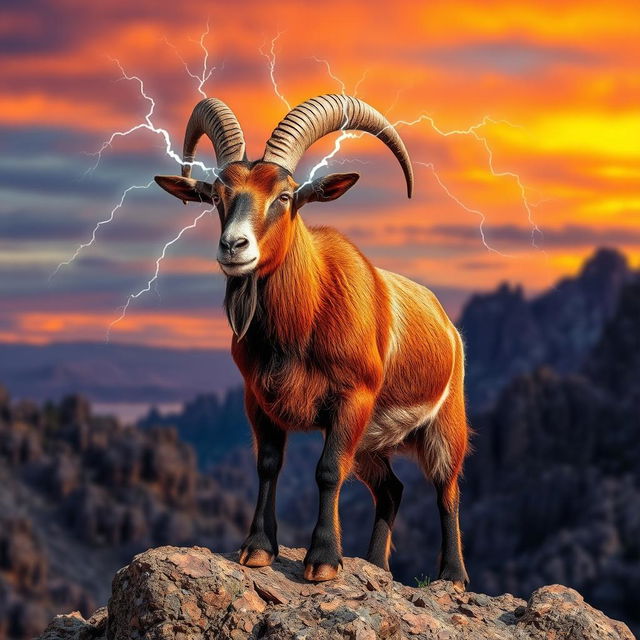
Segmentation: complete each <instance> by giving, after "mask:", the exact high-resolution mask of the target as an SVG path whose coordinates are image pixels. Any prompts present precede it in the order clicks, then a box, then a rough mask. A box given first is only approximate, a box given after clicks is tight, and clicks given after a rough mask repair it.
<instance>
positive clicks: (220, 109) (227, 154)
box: [182, 98, 245, 178]
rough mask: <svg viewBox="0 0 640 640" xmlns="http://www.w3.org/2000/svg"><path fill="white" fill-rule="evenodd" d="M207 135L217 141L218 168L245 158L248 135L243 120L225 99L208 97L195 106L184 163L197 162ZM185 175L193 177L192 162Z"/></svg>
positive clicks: (188, 129) (187, 135)
mask: <svg viewBox="0 0 640 640" xmlns="http://www.w3.org/2000/svg"><path fill="white" fill-rule="evenodd" d="M204 134H206V135H207V137H208V138H209V140H211V142H212V144H213V150H214V151H215V154H216V160H217V162H218V167H222V166H224V165H225V164H227V163H229V162H236V161H238V160H243V159H244V157H245V154H244V148H245V145H244V135H243V134H242V129H241V128H240V123H239V122H238V119H237V118H236V116H235V115H234V113H233V111H231V109H229V107H228V106H227V105H226V104H225V103H224V102H222V100H218V99H217V98H205V99H204V100H200V102H198V104H197V105H196V106H195V107H194V109H193V113H192V114H191V117H190V118H189V122H188V123H187V130H186V131H185V134H184V147H183V152H182V160H183V162H193V159H194V158H195V153H196V147H197V146H198V142H199V140H200V138H201V137H202V136H203V135H204ZM182 176H183V177H185V178H190V177H191V165H188V164H185V165H183V166H182Z"/></svg>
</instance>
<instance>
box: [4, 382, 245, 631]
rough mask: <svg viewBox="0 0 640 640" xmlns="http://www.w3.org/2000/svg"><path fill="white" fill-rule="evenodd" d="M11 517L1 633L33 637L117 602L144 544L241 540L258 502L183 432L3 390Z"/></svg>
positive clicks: (77, 400) (7, 512)
mask: <svg viewBox="0 0 640 640" xmlns="http://www.w3.org/2000/svg"><path fill="white" fill-rule="evenodd" d="M0 514H2V517H0V640H5V638H11V639H12V640H23V639H27V638H33V637H34V635H36V634H37V633H40V632H41V631H42V629H43V628H44V626H45V625H46V623H47V620H49V619H50V618H51V616H52V615H54V614H55V613H58V612H60V611H69V610H72V609H80V610H81V611H82V612H83V613H84V614H85V615H86V614H88V613H89V612H90V611H91V610H92V609H93V608H94V607H95V605H96V603H104V602H106V599H107V597H108V593H109V578H108V576H110V575H112V574H113V572H114V571H115V570H116V569H117V568H118V567H121V566H122V565H123V564H125V563H127V562H129V561H130V559H131V557H132V556H133V555H134V554H135V553H138V552H140V551H142V550H143V549H146V548H148V547H150V546H155V545H162V544H187V545H189V544H206V545H213V544H215V545H217V546H218V548H222V549H233V548H237V545H238V544H239V542H240V541H241V539H242V537H243V535H244V533H245V532H246V530H247V528H248V526H249V522H250V518H251V514H252V509H251V506H250V505H249V503H248V502H247V501H246V500H244V499H243V498H241V497H239V496H238V495H237V494H233V493H230V492H226V491H223V490H221V489H220V488H219V487H218V486H217V484H216V482H215V481H214V480H213V479H212V478H208V477H206V476H203V475H202V474H200V473H198V471H197V465H196V461H195V454H194V452H193V450H192V449H191V447H189V446H188V445H186V444H185V443H184V442H182V441H181V440H180V439H179V438H178V437H177V434H176V432H175V430H172V429H152V430H149V431H142V430H140V429H137V428H134V427H125V426H123V425H121V424H120V423H118V421H116V420H114V419H112V418H102V417H95V416H93V415H92V414H91V410H90V406H89V403H88V402H87V401H86V400H84V399H83V398H81V397H77V396H71V397H68V398H67V399H65V400H64V401H63V402H62V403H60V404H59V405H58V404H56V405H54V404H48V405H46V406H45V407H39V406H37V405H35V404H32V403H29V402H24V401H23V402H18V403H13V404H12V403H11V402H10V398H9V394H8V393H7V392H6V391H5V390H4V389H3V388H2V387H0Z"/></svg>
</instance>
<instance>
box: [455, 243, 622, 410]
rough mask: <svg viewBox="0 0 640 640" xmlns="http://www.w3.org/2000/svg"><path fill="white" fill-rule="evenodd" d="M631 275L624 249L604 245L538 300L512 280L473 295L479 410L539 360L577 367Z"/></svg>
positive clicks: (471, 381) (469, 339)
mask: <svg viewBox="0 0 640 640" xmlns="http://www.w3.org/2000/svg"><path fill="white" fill-rule="evenodd" d="M631 278H632V272H631V270H630V269H629V267H628V265H627V261H626V258H625V257H624V256H623V255H622V254H621V253H619V252H618V251H616V250H614V249H600V250H599V251H598V252H596V253H595V254H594V255H593V257H591V258H590V259H589V260H587V262H585V264H584V266H583V268H582V270H581V272H580V273H579V274H578V275H577V276H576V277H575V278H565V279H564V280H561V281H560V282H559V283H558V284H557V285H555V286H554V287H552V288H551V289H550V290H549V291H546V292H545V293H543V294H541V295H539V296H538V297H536V298H534V299H532V300H527V299H526V298H525V296H524V292H523V290H522V287H520V286H514V287H511V286H509V285H508V284H503V285H501V286H500V287H499V288H498V289H497V290H496V291H495V292H494V293H489V294H480V295H475V296H473V297H472V298H471V300H470V301H469V302H468V303H467V305H466V306H465V308H464V310H463V312H462V315H461V318H460V322H459V326H460V330H461V332H462V336H463V338H464V341H465V345H466V359H467V372H466V374H467V377H466V380H467V395H468V399H469V402H470V404H471V407H472V408H473V410H474V411H479V410H480V409H484V408H487V407H488V406H490V405H491V404H492V403H493V402H494V401H495V400H496V398H497V397H498V395H499V394H500V392H501V390H502V389H503V387H504V386H505V384H506V383H508V382H509V381H510V380H511V379H512V378H513V377H514V376H516V375H520V374H526V373H529V372H531V371H533V369H535V367H537V366H538V365H541V364H545V365H548V366H550V367H552V368H553V369H554V370H556V371H558V372H559V373H569V372H572V371H577V370H578V369H579V368H580V367H581V366H582V364H583V362H584V359H585V357H586V356H587V354H588V353H589V351H590V350H591V348H592V347H593V346H594V345H595V344H596V342H597V341H598V339H599V337H600V335H601V333H602V329H603V327H604V325H605V324H606V322H607V321H608V320H609V319H610V318H611V317H612V315H613V314H614V312H615V310H616V308H617V305H618V300H619V297H620V293H621V291H622V289H623V287H624V285H625V284H626V283H627V282H629V280H630V279H631Z"/></svg>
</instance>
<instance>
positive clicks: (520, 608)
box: [40, 547, 633, 640]
mask: <svg viewBox="0 0 640 640" xmlns="http://www.w3.org/2000/svg"><path fill="white" fill-rule="evenodd" d="M303 558H304V549H287V548H282V549H281V552H280V556H279V558H278V559H277V560H276V562H275V563H274V565H273V566H272V567H265V568H262V569H248V568H246V567H242V566H240V565H239V564H238V563H237V562H236V558H235V554H234V555H231V554H228V555H218V554H214V553H211V551H209V550H208V549H202V548H199V547H195V548H177V547H161V548H158V549H152V550H150V551H147V552H145V553H143V554H140V555H138V556H136V557H135V558H134V559H133V561H132V562H131V564H130V565H129V566H127V567H125V568H123V569H121V570H120V571H118V573H117V575H116V576H115V579H114V581H113V594H112V596H111V599H110V600H109V605H108V607H107V608H103V609H100V610H98V611H96V612H95V613H94V614H93V615H92V616H91V617H90V618H89V619H88V620H85V619H84V618H83V617H82V616H81V615H80V614H79V613H72V614H69V615H64V616H58V617H57V618H56V619H55V620H54V621H53V622H52V623H51V624H50V625H49V626H48V627H47V629H46V631H45V632H44V633H43V634H42V635H41V636H40V640H63V639H64V640H85V639H88V638H94V639H95V640H107V639H108V640H133V639H135V638H146V639H147V640H200V639H202V638H211V639H214V638H215V639H216V640H227V639H228V640H251V639H255V640H257V639H258V638H261V639H264V640H266V639H271V640H290V639H294V638H299V639H302V638H305V639H306V640H336V639H339V638H346V639H349V640H376V638H381V639H385V638H386V639H388V640H392V639H397V640H400V639H401V638H407V639H408V638H415V639H416V640H420V639H424V640H445V639H446V640H457V639H460V640H462V639H469V638H478V639H479V638H487V639H488V638H492V639H494V640H513V639H516V640H543V639H545V640H546V639H551V638H556V639H559V638H563V639H565V640H633V635H632V634H631V632H630V631H629V629H628V628H627V626H626V625H624V624H623V623H621V622H617V621H615V620H611V619H609V618H607V617H606V616H604V615H603V614H602V613H601V612H600V611H598V610H596V609H594V608H592V607H591V606H589V605H588V604H586V603H585V602H584V600H583V599H582V596H580V594H578V593H577V592H575V591H574V590H573V589H568V588H566V587H562V586H560V585H551V586H546V587H542V588H540V589H537V590H536V591H535V592H534V593H533V594H532V595H531V597H530V598H529V600H528V602H525V601H524V600H520V599H518V598H515V597H514V596H512V595H510V594H504V595H501V596H498V597H493V598H491V597H488V596H486V595H482V594H476V593H464V594H460V593H457V592H456V591H455V590H454V589H453V588H452V586H451V584H450V583H446V582H441V581H437V582H433V583H432V584H430V585H427V586H425V587H422V588H411V587H407V586H405V585H402V584H400V583H398V582H394V581H393V579H392V577H391V574H389V573H387V572H385V571H383V570H382V569H379V568H378V567H374V566H373V565H370V564H369V563H368V562H365V561H364V560H360V559H358V558H345V561H344V567H343V570H342V572H341V574H340V575H339V576H338V578H337V579H336V580H335V581H332V582H325V583H315V584H314V583H309V582H306V581H305V580H304V579H303V578H302V559H303Z"/></svg>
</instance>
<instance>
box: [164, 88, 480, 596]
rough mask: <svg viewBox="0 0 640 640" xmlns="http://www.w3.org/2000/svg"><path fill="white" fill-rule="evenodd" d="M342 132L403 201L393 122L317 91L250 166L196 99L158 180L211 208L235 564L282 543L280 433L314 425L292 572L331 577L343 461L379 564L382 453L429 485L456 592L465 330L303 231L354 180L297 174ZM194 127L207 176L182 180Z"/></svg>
mask: <svg viewBox="0 0 640 640" xmlns="http://www.w3.org/2000/svg"><path fill="white" fill-rule="evenodd" d="M338 130H343V131H344V130H358V131H365V132H368V133H371V134H373V135H375V136H377V137H378V138H379V139H380V140H382V142H384V143H385V144H386V145H387V147H389V149H390V150H391V151H392V152H393V153H394V155H395V156H396V158H397V159H398V161H399V163H400V165H401V167H402V170H403V172H404V176H405V180H406V184H407V192H408V196H409V197H411V191H412V187H413V172H412V168H411V162H410V159H409V155H408V153H407V150H406V148H405V146H404V143H403V142H402V140H401V139H400V136H399V135H398V133H397V132H396V130H395V129H394V128H393V126H392V125H391V124H390V123H389V122H388V121H387V120H386V118H385V117H384V116H382V115H381V114H380V113H379V112H378V111H376V110H375V109H373V108H372V107H371V106H369V105H368V104H366V103H365V102H363V101H361V100H359V99H357V98H354V97H351V96H346V95H323V96H319V97H316V98H312V99H310V100H307V101H305V102H303V103H302V104H300V105H299V106H297V107H295V108H294V109H292V110H291V111H290V112H289V113H288V114H287V115H286V117H285V118H284V119H283V120H282V121H281V122H280V124H278V126H277V127H276V128H275V130H274V131H273V133H272V134H271V137H270V138H269V140H268V142H267V145H266V149H265V152H264V155H263V157H262V159H261V160H258V161H253V162H251V161H249V160H247V156H246V153H245V142H244V138H243V134H242V130H241V128H240V125H239V123H238V121H237V119H236V117H235V116H234V114H233V112H232V111H231V110H230V109H229V108H228V107H227V106H226V105H225V104H224V103H223V102H221V101H220V100H217V99H215V98H207V99H205V100H203V101H201V102H200V103H198V105H197V106H196V107H195V109H194V111H193V113H192V115H191V118H190V119H189V122H188V125H187V129H186V133H185V142H184V154H183V162H184V164H183V169H182V176H156V178H155V180H156V182H157V183H158V184H159V185H160V186H161V187H162V188H163V189H165V190H166V191H168V192H169V193H171V194H173V195H174V196H176V197H178V198H180V199H181V200H183V201H184V203H185V204H186V203H187V201H196V202H206V203H210V204H214V205H215V207H216V208H217V210H218V213H219V216H220V223H221V235H220V242H219V246H218V253H217V260H218V262H219V264H220V267H221V268H222V271H223V272H224V274H225V275H226V276H227V281H226V295H225V302H224V304H225V309H226V313H227V316H228V319H229V322H230V325H231V327H232V329H233V332H234V335H233V339H232V346H231V351H232V355H233V359H234V361H235V363H236V364H237V366H238V368H239V369H240V371H241V373H242V376H243V378H244V381H245V407H246V412H247V415H248V418H249V420H250V422H251V426H252V430H253V435H254V442H255V448H256V455H257V471H258V476H259V493H258V498H257V505H256V510H255V516H254V518H253V522H252V524H251V529H250V532H249V535H248V537H247V539H246V541H245V542H244V544H243V545H242V548H241V550H240V556H239V561H240V563H241V564H243V565H245V566H249V567H262V566H266V565H269V564H271V563H272V562H273V560H274V558H275V557H276V556H277V554H278V543H277V537H276V530H277V524H276V516H275V499H276V483H277V480H278V474H279V472H280V469H281V467H282V462H283V455H284V449H285V442H286V439H287V434H288V433H289V432H290V431H306V430H309V429H320V430H322V431H323V432H324V448H323V451H322V455H321V457H320V460H319V462H318V465H317V469H316V480H317V484H318V488H319V493H320V509H319V515H318V519H317V524H316V526H315V529H314V531H313V535H312V538H311V545H310V547H309V549H308V551H307V554H306V557H305V560H304V565H305V569H304V577H305V578H306V579H307V580H311V581H322V580H330V579H332V578H334V577H335V576H336V575H337V572H338V568H339V566H340V565H341V563H342V557H341V555H342V549H341V539H340V522H339V516H338V499H339V495H340V489H341V486H342V484H343V482H344V480H345V478H346V477H347V476H348V475H349V474H350V473H351V472H355V474H356V475H357V477H358V478H359V479H360V480H362V481H363V482H364V483H365V485H366V486H367V487H368V488H369V490H370V491H371V494H372V496H373V500H374V503H375V522H374V526H373V532H372V535H371V542H370V544H369V550H368V554H367V559H368V560H369V561H370V562H372V563H373V564H376V565H378V566H380V567H382V568H384V569H386V570H388V569H389V552H390V546H391V533H392V528H393V523H394V519H395V516H396V513H397V511H398V507H399V505H400V499H401V496H402V489H403V487H402V483H401V482H400V480H399V479H398V478H397V477H396V475H395V474H394V472H393V470H392V468H391V464H390V457H391V456H392V455H393V454H394V453H397V452H400V453H408V454H410V455H412V456H413V457H414V458H415V459H416V460H417V462H418V464H419V465H420V466H421V467H422V469H423V471H424V473H425V474H426V476H427V477H428V478H429V479H431V481H432V482H433V483H434V485H435V488H436V491H437V501H438V508H439V512H440V519H441V529H442V549H441V559H440V572H439V577H440V578H441V579H445V580H450V581H452V582H453V583H454V585H455V587H456V588H457V589H459V590H464V588H465V587H466V585H467V583H468V580H469V579H468V576H467V572H466V570H465V566H464V561H463V558H462V550H461V542H460V527H459V522H458V505H459V488H458V476H459V474H460V472H461V468H462V463H463V459H464V457H465V453H466V450H467V441H468V427H467V421H466V416H465V402H464V390H463V378H464V356H463V346H462V341H461V339H460V336H459V334H458V332H457V331H456V329H455V327H454V326H453V324H452V323H451V321H450V320H449V318H448V317H447V315H446V313H445V311H444V310H443V308H442V306H441V305H440V303H439V302H438V300H437V299H436V297H435V296H434V294H433V293H432V292H431V291H429V290H428V289H426V288H425V287H422V286H420V285H418V284H416V283H414V282H412V281H410V280H408V279H406V278H404V277H402V276H400V275H396V274H394V273H390V272H388V271H384V270H382V269H378V268H375V267H373V266H372V265H371V263H370V262H369V261H368V260H367V258H365V257H364V256H363V255H362V254H361V253H360V251H358V249H357V248H356V247H355V246H354V245H353V244H351V242H349V240H347V239H346V238H345V237H344V236H343V235H342V234H340V233H339V232H338V231H336V230H334V229H331V228H327V227H308V226H306V225H305V223H304V222H303V220H302V218H301V217H300V215H299V210H300V209H301V207H302V206H303V205H305V204H306V203H308V202H326V201H330V200H335V199H336V198H339V197H340V196H341V195H343V194H344V193H345V192H346V191H347V190H348V189H350V188H351V187H352V186H353V185H354V184H355V183H356V181H357V180H358V178H359V175H358V174H357V173H345V174H332V175H327V176H324V177H321V178H317V179H316V180H313V181H312V182H309V183H303V184H302V185H298V184H297V183H296V182H295V181H294V179H293V174H294V172H295V169H296V166H297V164H298V162H299V160H300V159H301V157H302V155H303V154H304V152H305V151H306V149H307V148H308V147H310V146H311V145H312V144H313V143H314V142H315V141H316V140H318V139H320V138H321V137H323V136H325V135H327V134H328V133H331V132H333V131H338ZM203 134H206V135H207V136H208V137H209V138H210V140H211V142H212V143H213V147H214V150H215V154H216V158H217V163H218V171H217V173H216V180H215V182H214V183H213V184H209V183H206V182H202V181H199V180H195V179H193V178H191V166H192V164H193V160H194V157H195V149H196V145H197V143H198V140H199V139H200V138H201V137H202V135H203Z"/></svg>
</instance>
